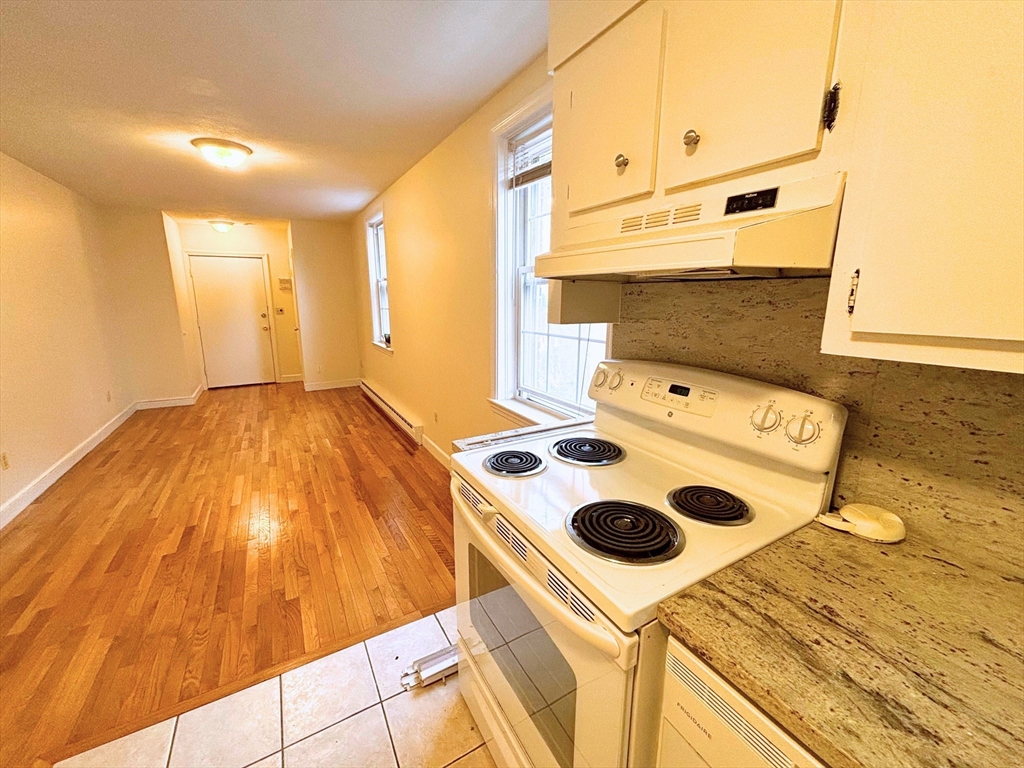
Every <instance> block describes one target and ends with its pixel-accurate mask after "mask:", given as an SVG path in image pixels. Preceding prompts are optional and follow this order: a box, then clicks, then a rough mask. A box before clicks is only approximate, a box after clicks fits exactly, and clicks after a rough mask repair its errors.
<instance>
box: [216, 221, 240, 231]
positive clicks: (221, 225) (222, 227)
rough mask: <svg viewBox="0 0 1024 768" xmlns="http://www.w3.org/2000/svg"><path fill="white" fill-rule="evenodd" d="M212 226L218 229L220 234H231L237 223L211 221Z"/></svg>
mask: <svg viewBox="0 0 1024 768" xmlns="http://www.w3.org/2000/svg"><path fill="white" fill-rule="evenodd" d="M210 226H211V227H213V228H214V229H216V230H217V231H218V232H230V231H231V228H232V227H233V226H235V222H233V221H223V220H221V219H218V220H216V221H211V222H210Z"/></svg>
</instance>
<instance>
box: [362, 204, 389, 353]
mask: <svg viewBox="0 0 1024 768" xmlns="http://www.w3.org/2000/svg"><path fill="white" fill-rule="evenodd" d="M366 249H367V251H368V256H369V260H370V303H371V304H372V305H373V340H374V341H375V342H377V343H378V344H382V345H384V346H385V347H388V348H390V347H391V304H390V302H389V300H388V262H387V255H386V253H385V250H384V217H383V216H378V217H377V218H376V219H373V220H372V221H370V222H369V223H368V224H367V226H366Z"/></svg>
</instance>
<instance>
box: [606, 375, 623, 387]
mask: <svg viewBox="0 0 1024 768" xmlns="http://www.w3.org/2000/svg"><path fill="white" fill-rule="evenodd" d="M621 386H622V372H621V371H616V372H615V373H613V374H612V380H611V381H609V382H608V389H618V388H619V387H621Z"/></svg>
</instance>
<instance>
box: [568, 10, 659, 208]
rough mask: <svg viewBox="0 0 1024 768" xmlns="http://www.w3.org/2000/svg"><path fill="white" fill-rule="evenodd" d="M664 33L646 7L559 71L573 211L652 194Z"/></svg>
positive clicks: (655, 11)
mask: <svg viewBox="0 0 1024 768" xmlns="http://www.w3.org/2000/svg"><path fill="white" fill-rule="evenodd" d="M664 26H665V12H664V10H663V9H662V8H661V7H660V6H659V5H658V4H655V3H647V4H645V5H642V6H640V8H638V9H637V10H635V11H633V12H632V13H631V14H629V15H628V16H626V18H624V19H623V20H622V21H620V22H619V23H618V24H616V25H615V26H614V27H613V28H612V29H610V30H608V31H607V32H605V33H604V34H603V35H601V36H600V37H598V38H597V39H596V40H594V42H592V43H591V44H590V45H589V46H588V47H587V48H585V49H584V50H583V51H581V52H580V53H579V54H577V55H576V56H575V57H573V58H572V59H570V60H569V61H568V62H566V64H564V65H563V66H562V67H561V68H559V69H558V74H557V76H556V77H555V120H556V122H557V126H558V127H557V130H559V131H564V132H566V133H567V134H568V138H569V141H568V146H569V148H570V152H569V154H568V156H567V157H563V158H561V159H560V162H561V163H563V165H564V167H565V169H566V170H567V171H568V180H567V183H566V187H565V189H566V193H567V196H568V201H569V210H570V211H573V212H575V211H583V210H587V209H590V208H595V207H598V206H603V205H608V204H611V203H617V202H621V201H623V200H630V199H634V198H637V197H640V196H642V195H649V194H650V193H651V192H653V191H654V172H655V163H656V157H657V155H656V151H657V142H658V110H659V108H660V99H659V96H660V93H661V65H662V52H663V37H664V34H663V33H664ZM563 146H564V145H563Z"/></svg>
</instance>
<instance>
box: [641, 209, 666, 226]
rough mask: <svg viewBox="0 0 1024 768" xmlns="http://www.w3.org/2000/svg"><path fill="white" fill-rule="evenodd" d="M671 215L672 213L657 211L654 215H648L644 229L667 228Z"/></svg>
mask: <svg viewBox="0 0 1024 768" xmlns="http://www.w3.org/2000/svg"><path fill="white" fill-rule="evenodd" d="M671 215H672V211H655V212H654V213H648V214H647V217H646V218H645V219H644V229H654V228H655V227H664V226H667V225H668V222H669V217H670V216H671Z"/></svg>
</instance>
